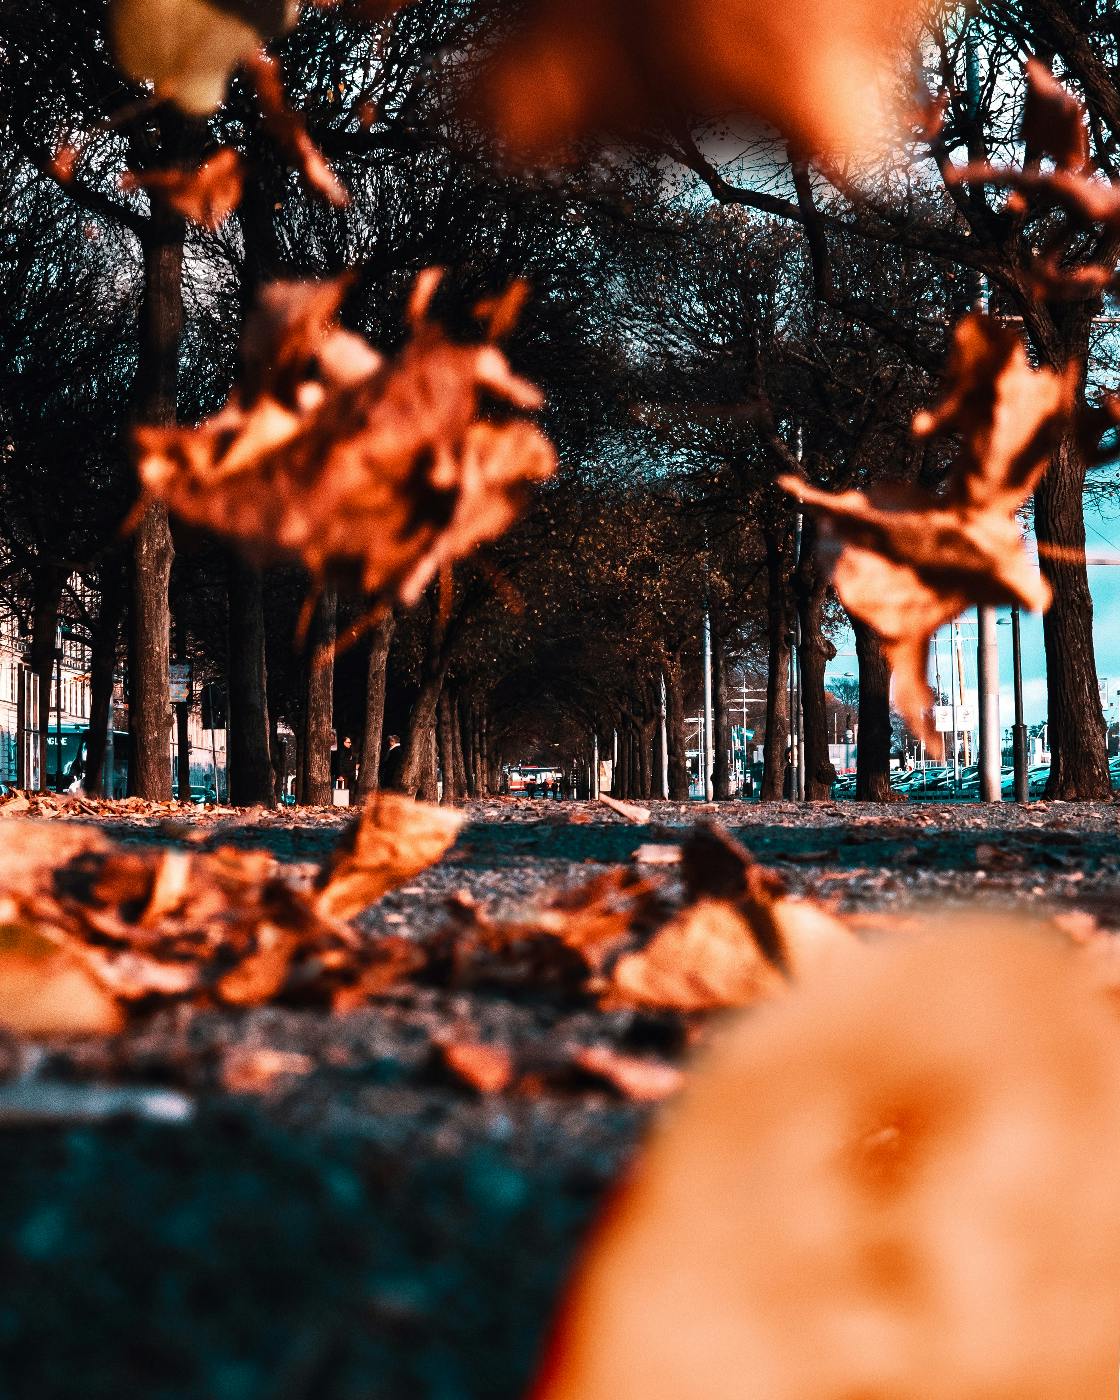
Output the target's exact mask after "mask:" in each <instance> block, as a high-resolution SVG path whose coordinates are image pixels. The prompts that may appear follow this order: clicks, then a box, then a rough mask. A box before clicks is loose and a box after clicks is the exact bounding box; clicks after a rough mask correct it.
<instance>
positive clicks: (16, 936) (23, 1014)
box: [0, 896, 124, 1036]
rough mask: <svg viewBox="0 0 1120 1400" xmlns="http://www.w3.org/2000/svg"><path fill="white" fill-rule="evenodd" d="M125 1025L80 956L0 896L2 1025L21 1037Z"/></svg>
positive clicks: (109, 1031)
mask: <svg viewBox="0 0 1120 1400" xmlns="http://www.w3.org/2000/svg"><path fill="white" fill-rule="evenodd" d="M6 905H7V906H9V907H5V906H6ZM123 1025H124V1020H123V1017H122V1016H121V1013H120V1011H119V1009H118V1008H117V1005H116V1003H115V1002H114V1000H113V998H112V997H111V996H110V995H109V993H108V992H106V991H105V989H104V988H103V987H102V986H101V985H100V983H98V981H97V980H96V978H95V977H94V976H93V975H92V973H90V972H89V970H88V969H87V968H86V967H84V966H83V965H82V963H81V961H80V959H78V958H76V957H74V956H73V955H72V954H70V953H69V952H68V951H67V950H66V949H65V948H62V947H60V946H59V945H58V944H57V943H56V942H54V941H53V940H52V939H49V938H46V937H44V936H43V934H41V933H39V932H37V931H36V930H35V929H34V928H33V927H29V926H28V924H27V923H26V922H25V920H24V916H23V914H22V913H21V912H20V911H18V910H17V909H16V908H14V907H11V904H10V901H6V900H5V899H4V898H3V897H2V896H0V1029H3V1030H5V1031H10V1032H11V1033H12V1034H14V1035H23V1036H83V1035H115V1034H116V1033H117V1032H118V1031H119V1030H121V1029H122V1028H123Z"/></svg>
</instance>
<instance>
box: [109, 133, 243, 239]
mask: <svg viewBox="0 0 1120 1400" xmlns="http://www.w3.org/2000/svg"><path fill="white" fill-rule="evenodd" d="M244 182H245V177H244V172H243V170H242V166H241V157H240V156H239V155H238V154H237V152H236V151H234V150H231V149H229V148H228V147H227V148H225V149H223V150H220V151H218V152H217V154H215V155H213V156H211V157H210V159H209V160H207V161H204V162H203V164H202V165H200V166H198V167H197V169H189V170H188V169H176V170H148V171H132V170H129V171H126V172H125V174H124V175H123V176H122V177H121V188H122V189H124V190H147V191H148V192H149V193H153V192H156V193H158V194H159V195H160V197H161V198H162V199H164V200H165V201H166V202H167V204H169V205H170V206H171V208H172V209H175V210H177V211H178V212H179V213H180V214H182V215H183V217H184V218H187V219H191V220H192V221H193V222H194V223H196V224H198V225H199V226H200V227H202V228H208V229H219V228H221V226H222V225H223V224H224V223H225V221H226V220H227V219H228V218H229V216H230V214H232V213H233V211H234V210H235V209H236V208H237V206H238V205H239V204H240V203H241V194H242V190H243V187H244Z"/></svg>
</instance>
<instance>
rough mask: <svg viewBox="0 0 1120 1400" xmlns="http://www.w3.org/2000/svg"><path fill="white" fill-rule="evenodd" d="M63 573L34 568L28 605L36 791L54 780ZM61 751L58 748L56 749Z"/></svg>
mask: <svg viewBox="0 0 1120 1400" xmlns="http://www.w3.org/2000/svg"><path fill="white" fill-rule="evenodd" d="M64 582H65V578H64V575H63V572H62V570H61V569H60V568H58V567H57V566H56V565H54V564H43V565H41V566H40V567H39V568H38V569H36V571H35V581H34V589H35V593H34V598H33V600H32V604H31V654H30V657H29V660H30V662H31V671H32V674H33V675H34V676H35V679H36V681H37V683H38V686H39V790H40V791H41V792H48V791H49V790H50V789H51V788H52V787H53V786H54V782H55V774H54V771H53V770H50V771H48V769H49V768H50V763H49V752H50V751H49V748H48V745H47V740H48V738H49V736H50V731H51V726H52V720H51V715H52V713H53V711H52V710H51V685H52V683H53V678H54V651H55V640H56V638H57V635H58V615H59V605H60V604H61V601H62V585H63V583H64ZM59 752H60V753H61V749H59Z"/></svg>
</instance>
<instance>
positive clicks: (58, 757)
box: [54, 631, 62, 792]
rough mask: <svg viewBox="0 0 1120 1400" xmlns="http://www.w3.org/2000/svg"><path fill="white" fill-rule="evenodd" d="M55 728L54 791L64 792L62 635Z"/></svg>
mask: <svg viewBox="0 0 1120 1400" xmlns="http://www.w3.org/2000/svg"><path fill="white" fill-rule="evenodd" d="M54 690H55V695H54V728H55V738H56V740H57V742H58V752H57V753H56V754H55V756H54V790H55V792H61V791H62V633H61V631H60V632H59V634H58V646H57V647H55V651H54Z"/></svg>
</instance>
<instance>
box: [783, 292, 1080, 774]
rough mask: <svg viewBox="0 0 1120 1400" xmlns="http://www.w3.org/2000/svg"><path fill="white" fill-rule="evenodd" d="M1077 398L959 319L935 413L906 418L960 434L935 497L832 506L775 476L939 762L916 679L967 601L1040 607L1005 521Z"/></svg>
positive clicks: (1072, 389)
mask: <svg viewBox="0 0 1120 1400" xmlns="http://www.w3.org/2000/svg"><path fill="white" fill-rule="evenodd" d="M1076 395H1077V369H1076V366H1073V365H1071V366H1070V367H1069V368H1068V369H1067V370H1066V372H1065V373H1062V374H1059V373H1056V372H1055V371H1053V370H1049V369H1034V368H1033V367H1032V366H1031V364H1030V362H1029V361H1028V359H1027V355H1026V351H1025V350H1024V349H1023V346H1022V343H1021V341H1020V339H1019V337H1018V335H1017V334H1016V333H1015V331H1013V330H1011V329H1009V328H1008V327H1005V326H1001V325H999V324H998V323H997V322H996V321H994V320H992V319H991V318H989V317H986V316H981V315H978V314H977V315H971V316H967V317H965V318H964V320H962V321H961V322H959V323H958V325H957V326H956V328H955V332H954V341H953V351H952V354H951V356H950V359H949V366H948V373H947V382H946V391H945V396H944V398H943V400H942V402H941V404H940V405H939V406H938V407H937V408H936V409H935V410H934V411H933V412H929V413H922V414H919V415H918V416H917V417H916V418H915V420H914V431H915V433H916V434H918V435H926V434H929V433H933V432H953V433H957V434H959V435H960V441H961V445H960V450H959V453H958V456H957V458H956V461H955V462H954V465H953V468H952V470H951V472H950V476H949V480H948V483H947V486H946V489H945V491H944V493H943V494H941V495H937V496H935V495H932V494H930V493H928V492H923V491H920V490H918V489H916V488H895V489H894V490H889V489H887V488H881V489H878V490H874V491H869V492H867V493H866V494H865V493H864V492H862V491H844V492H841V493H839V494H837V495H833V494H830V493H829V492H827V491H822V490H820V489H818V488H817V487H815V486H811V485H809V484H808V483H807V482H805V481H803V480H801V479H800V478H799V477H794V476H783V477H780V478H779V485H781V486H782V487H783V488H784V489H785V490H787V491H789V492H790V493H791V494H792V495H795V496H797V497H799V498H800V499H801V500H802V501H804V502H805V503H806V504H807V505H810V506H813V507H814V508H815V509H816V510H817V511H818V512H819V513H820V515H821V517H822V520H823V522H824V525H825V527H826V529H827V530H828V531H830V532H831V533H832V534H833V535H834V536H835V537H836V539H837V540H838V541H839V542H840V544H841V545H842V548H841V551H840V554H839V558H838V559H837V562H836V564H835V569H834V575H833V577H834V582H835V585H836V591H837V592H838V593H839V595H840V599H841V601H842V602H843V604H844V606H845V607H846V608H848V610H849V611H850V612H852V613H853V614H854V615H855V616H856V617H858V618H860V619H862V620H863V621H864V622H866V623H868V624H869V625H870V626H871V627H873V628H874V629H875V631H876V632H877V633H878V634H879V636H880V638H881V640H882V642H883V647H884V650H885V652H886V654H887V658H888V660H889V661H890V664H891V667H892V669H893V671H894V675H895V693H894V699H895V704H896V705H897V706H898V708H899V710H900V711H901V713H902V715H903V717H904V718H905V719H906V721H907V723H908V724H909V725H910V726H911V728H912V729H913V730H914V731H915V733H917V734H920V735H921V736H922V737H923V738H924V739H925V741H926V743H927V745H929V746H930V747H931V749H933V750H934V751H935V752H940V745H941V740H940V737H939V735H938V734H937V733H936V732H935V730H934V728H933V722H932V716H931V714H930V707H931V706H932V704H933V693H932V691H931V690H930V687H929V682H928V680H927V676H926V672H927V667H928V657H929V642H930V638H931V637H932V636H933V634H934V632H936V630H937V628H938V627H940V626H941V625H942V624H943V623H945V622H948V621H949V620H950V619H951V618H953V617H956V616H957V615H958V614H959V613H960V612H962V611H963V610H964V608H965V607H967V606H969V605H970V604H972V603H992V604H995V603H1021V604H1023V605H1024V606H1025V607H1028V608H1036V609H1037V608H1044V607H1046V606H1047V604H1048V603H1049V600H1050V590H1049V588H1048V586H1047V584H1046V582H1045V580H1044V579H1042V578H1041V577H1040V575H1039V573H1038V570H1037V569H1036V568H1035V567H1034V565H1033V564H1031V562H1030V561H1029V559H1028V557H1027V555H1026V553H1025V551H1024V549H1023V547H1022V542H1021V531H1020V529H1019V525H1018V522H1017V521H1016V519H1015V511H1016V510H1017V509H1018V508H1019V506H1020V505H1022V503H1023V502H1024V501H1025V500H1026V499H1027V497H1028V496H1029V495H1030V493H1031V492H1032V491H1033V489H1034V487H1035V485H1036V483H1037V482H1038V479H1039V477H1040V476H1041V475H1042V473H1043V472H1044V471H1045V470H1046V466H1047V463H1048V461H1049V458H1050V455H1051V453H1052V452H1053V451H1054V449H1055V448H1056V446H1057V444H1058V442H1059V440H1060V438H1061V434H1062V432H1063V430H1064V429H1065V428H1066V427H1067V426H1068V424H1069V423H1070V422H1071V421H1072V417H1073V414H1074V409H1075V402H1076Z"/></svg>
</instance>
